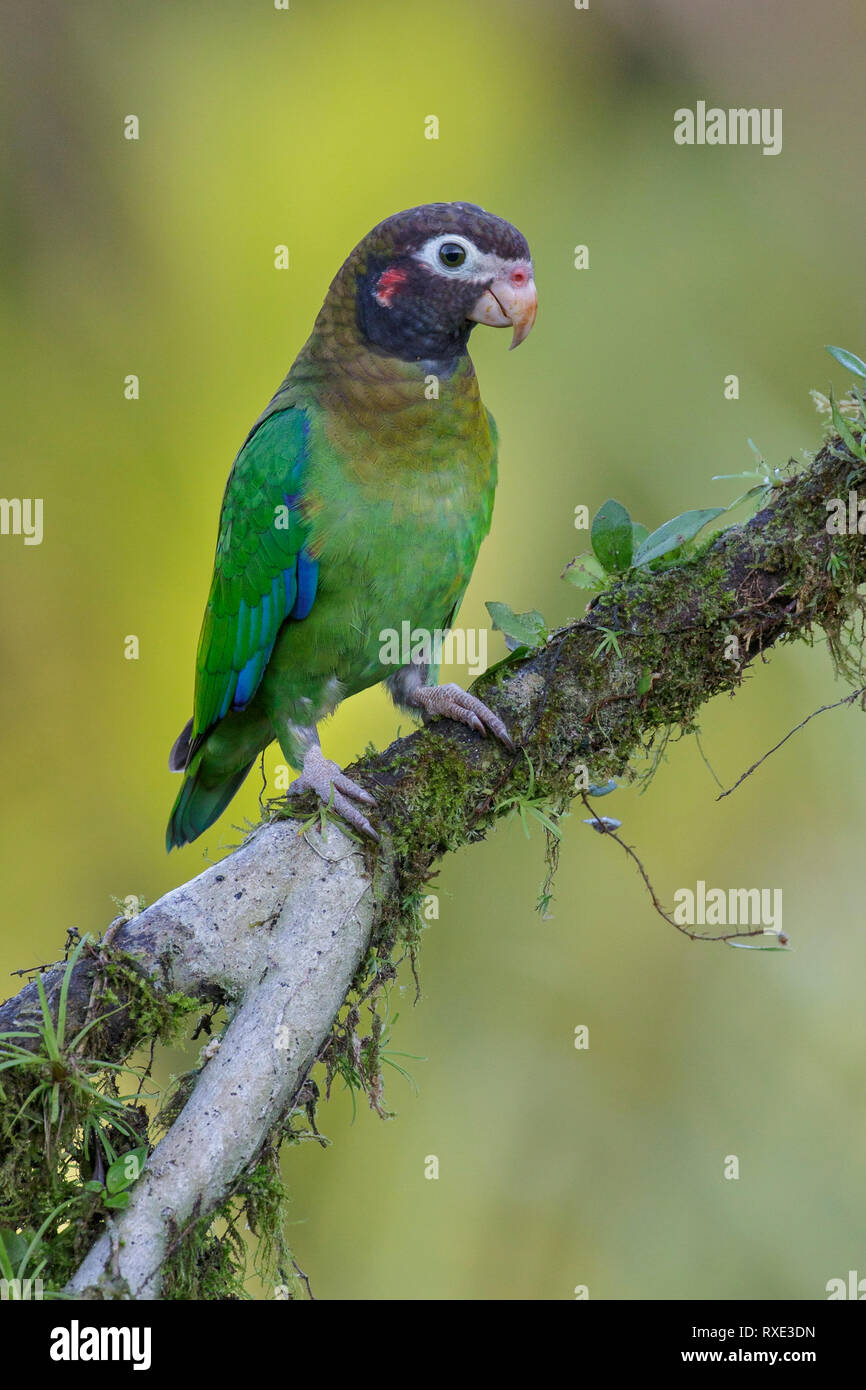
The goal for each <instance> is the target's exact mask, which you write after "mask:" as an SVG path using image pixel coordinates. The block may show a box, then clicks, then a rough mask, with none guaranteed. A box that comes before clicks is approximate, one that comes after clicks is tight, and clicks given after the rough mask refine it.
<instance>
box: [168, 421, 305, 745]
mask: <svg viewBox="0 0 866 1390" xmlns="http://www.w3.org/2000/svg"><path fill="white" fill-rule="evenodd" d="M308 433H309V421H308V418H307V415H306V414H305V412H304V411H303V410H297V409H290V410H283V411H280V412H279V413H277V414H273V415H270V416H268V417H267V418H265V419H264V420H263V421H262V423H261V424H260V425H259V426H258V427H257V428H256V429H255V430H254V432H253V433H252V434H251V436H250V437H249V438H248V440H247V442H246V444H245V445H244V447H243V448H242V449H241V452H240V453H239V454H238V457H237V459H236V460H235V464H234V467H233V469H232V471H231V475H230V477H229V480H228V483H227V485H226V490H225V496H224V498H223V505H222V513H221V515H220V530H219V539H218V541H217V549H216V560H215V563H214V574H213V581H212V583H211V590H210V596H209V598H208V603H207V610H206V612H205V616H204V622H203V624H202V630H201V637H200V638H199V644H198V656H197V658H196V685H195V708H194V713H193V728H192V747H193V751H194V750H195V748H196V746H197V745H198V744H199V743H200V742H201V739H202V738H203V736H204V735H205V734H206V733H207V732H208V730H209V729H211V728H212V727H213V725H214V724H216V723H217V722H218V721H219V720H220V719H223V718H224V717H225V715H227V714H228V712H229V711H230V710H232V709H243V708H244V707H245V706H246V705H247V704H249V702H250V700H251V699H252V698H253V696H254V695H255V693H256V690H257V689H258V687H259V684H260V682H261V679H262V676H263V674H264V671H265V667H266V666H267V664H268V661H269V660H270V656H271V652H272V651H273V647H274V642H275V641H276V638H277V633H278V632H279V630H280V628H281V626H282V624H283V623H284V622H285V621H286V619H287V618H295V619H301V618H305V617H306V616H307V614H308V613H309V611H310V609H311V608H312V606H313V600H314V598H315V594H316V582H317V574H318V566H317V564H316V562H315V560H313V559H312V558H311V557H310V556H309V555H308V553H307V552H306V550H305V549H304V542H305V540H306V537H307V529H308V528H307V523H306V522H305V520H304V518H303V516H302V514H301V509H300V502H301V497H302V493H303V484H304V475H305V472H306V464H307V453H308Z"/></svg>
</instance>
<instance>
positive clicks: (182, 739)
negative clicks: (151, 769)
mask: <svg viewBox="0 0 866 1390" xmlns="http://www.w3.org/2000/svg"><path fill="white" fill-rule="evenodd" d="M191 741H192V720H191V719H188V720H187V722H186V723H185V724H184V726H183V728H182V729H181V731H180V733H179V734H178V736H177V738H176V739H175V741H174V743H173V744H172V746H171V752H170V753H169V755H168V768H169V772H183V771H184V770H185V769H186V765H187V763H188V762H189V750H190V744H191ZM169 848H170V846H169Z"/></svg>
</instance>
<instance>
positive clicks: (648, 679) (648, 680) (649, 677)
mask: <svg viewBox="0 0 866 1390" xmlns="http://www.w3.org/2000/svg"><path fill="white" fill-rule="evenodd" d="M652 683H653V673H652V671H651V670H650V668H649V667H648V666H645V667H644V669H643V670H642V671H641V673H640V680H639V681H638V683H637V693H638V695H646V693H647V691H648V690H649V688H650V686H651V685H652Z"/></svg>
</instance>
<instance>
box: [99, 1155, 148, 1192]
mask: <svg viewBox="0 0 866 1390" xmlns="http://www.w3.org/2000/svg"><path fill="white" fill-rule="evenodd" d="M146 1159H147V1149H145V1148H141V1149H130V1151H129V1153H125V1154H120V1156H119V1157H118V1158H116V1159H115V1160H114V1162H113V1163H112V1165H111V1167H110V1168H109V1170H108V1172H107V1173H106V1175H105V1186H106V1187H107V1188H108V1190H109V1192H122V1191H123V1189H124V1188H125V1187H129V1186H130V1184H131V1183H134V1182H135V1180H136V1178H137V1177H138V1175H139V1173H140V1172H141V1170H142V1168H143V1167H144V1164H145V1160H146Z"/></svg>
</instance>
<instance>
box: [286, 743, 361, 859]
mask: <svg viewBox="0 0 866 1390" xmlns="http://www.w3.org/2000/svg"><path fill="white" fill-rule="evenodd" d="M306 791H311V792H315V794H316V796H317V797H318V798H319V800H320V801H321V802H322V804H323V805H324V806H330V807H331V808H332V809H333V810H334V811H336V813H337V815H338V816H341V817H342V819H343V820H344V821H346V822H347V824H349V825H351V826H353V827H354V828H355V830H360V831H361V833H362V835H368V836H369V837H370V839H371V840H376V841H378V839H379V836H378V834H377V833H376V831H375V830H374V829H373V827H372V825H371V824H370V822H369V821H368V820H367V817H366V816H365V815H364V813H363V812H362V811H359V810H358V807H357V806H355V805H354V804H353V803H354V802H356V801H360V802H361V803H362V805H364V806H375V805H376V798H375V797H374V796H371V795H370V793H369V792H368V791H367V790H366V788H365V787H360V786H359V785H358V783H357V782H353V781H352V779H351V777H347V776H346V774H345V772H343V770H342V768H341V767H340V765H339V764H338V763H335V762H332V760H331V759H330V758H326V757H325V755H324V754H323V752H322V750H321V748H320V747H319V745H318V744H317V743H314V744H313V746H312V747H311V748H309V749H308V750H307V753H306V754H305V756H304V770H303V772H302V773H301V775H300V777H298V778H296V779H295V781H294V782H293V783H292V785H291V787H290V788H289V795H291V796H294V795H297V794H300V793H301V792H306ZM349 798H351V800H350V799H349Z"/></svg>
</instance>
